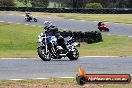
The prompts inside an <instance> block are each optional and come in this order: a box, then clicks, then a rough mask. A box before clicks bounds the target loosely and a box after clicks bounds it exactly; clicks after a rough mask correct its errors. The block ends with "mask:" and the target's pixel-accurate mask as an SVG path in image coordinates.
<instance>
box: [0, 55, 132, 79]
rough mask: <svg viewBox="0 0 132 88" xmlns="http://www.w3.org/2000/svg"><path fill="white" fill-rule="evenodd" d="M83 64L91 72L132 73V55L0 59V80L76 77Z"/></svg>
mask: <svg viewBox="0 0 132 88" xmlns="http://www.w3.org/2000/svg"><path fill="white" fill-rule="evenodd" d="M80 65H82V67H83V68H84V69H85V70H86V72H87V73H88V74H90V73H115V74H117V73H127V74H128V73H129V74H132V57H92V58H91V57H89V58H88V57H80V58H79V59H78V60H77V61H70V60H69V59H68V58H64V59H61V60H52V61H49V62H44V61H42V60H41V59H40V58H36V59H0V80H8V79H32V78H45V77H46V78H47V77H48V78H49V77H71V76H72V77H75V75H76V74H77V68H78V67H79V66H80Z"/></svg>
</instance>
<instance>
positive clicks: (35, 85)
mask: <svg viewBox="0 0 132 88" xmlns="http://www.w3.org/2000/svg"><path fill="white" fill-rule="evenodd" d="M56 87H57V88H132V83H130V84H85V85H83V86H79V85H77V83H76V80H75V78H74V79H46V80H21V81H6V80H3V81H0V88H56Z"/></svg>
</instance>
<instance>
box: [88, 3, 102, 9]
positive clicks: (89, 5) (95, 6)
mask: <svg viewBox="0 0 132 88" xmlns="http://www.w3.org/2000/svg"><path fill="white" fill-rule="evenodd" d="M86 7H87V8H103V6H102V5H101V4H100V3H88V4H86Z"/></svg>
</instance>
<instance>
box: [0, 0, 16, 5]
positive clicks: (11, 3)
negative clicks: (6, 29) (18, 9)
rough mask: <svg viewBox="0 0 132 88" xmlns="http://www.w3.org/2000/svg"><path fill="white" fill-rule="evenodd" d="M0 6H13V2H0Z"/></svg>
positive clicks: (1, 0) (5, 0)
mask: <svg viewBox="0 0 132 88" xmlns="http://www.w3.org/2000/svg"><path fill="white" fill-rule="evenodd" d="M0 6H15V3H14V0H0Z"/></svg>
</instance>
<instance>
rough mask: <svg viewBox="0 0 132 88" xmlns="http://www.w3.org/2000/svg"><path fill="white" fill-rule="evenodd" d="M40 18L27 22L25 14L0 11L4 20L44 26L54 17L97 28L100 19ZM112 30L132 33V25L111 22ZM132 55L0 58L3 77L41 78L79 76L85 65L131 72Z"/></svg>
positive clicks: (65, 24)
mask: <svg viewBox="0 0 132 88" xmlns="http://www.w3.org/2000/svg"><path fill="white" fill-rule="evenodd" d="M38 20H39V21H38V22H37V23H35V22H26V21H25V20H24V17H23V16H16V15H5V14H0V21H6V22H13V23H22V24H31V25H37V26H42V25H43V22H44V21H45V20H50V21H52V22H53V23H54V24H56V25H57V26H58V27H60V28H62V29H64V28H65V29H71V30H79V31H91V30H92V31H94V30H96V31H97V30H98V29H97V22H92V21H77V20H67V19H53V18H43V19H40V18H38ZM108 26H109V28H110V32H108V34H115V35H126V36H132V25H129V24H117V23H108ZM131 58H132V57H80V58H79V59H78V60H77V61H70V60H69V59H68V58H65V59H62V60H52V61H50V62H44V61H42V60H41V59H40V58H36V59H26V58H25V59H0V80H9V79H41V78H49V77H53V78H58V77H75V75H76V74H77V68H78V67H79V65H82V66H83V67H84V68H85V69H86V71H87V73H92V74H93V73H100V74H101V73H102V74H105V73H109V74H110V73H115V74H118V73H127V74H132V59H131Z"/></svg>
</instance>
